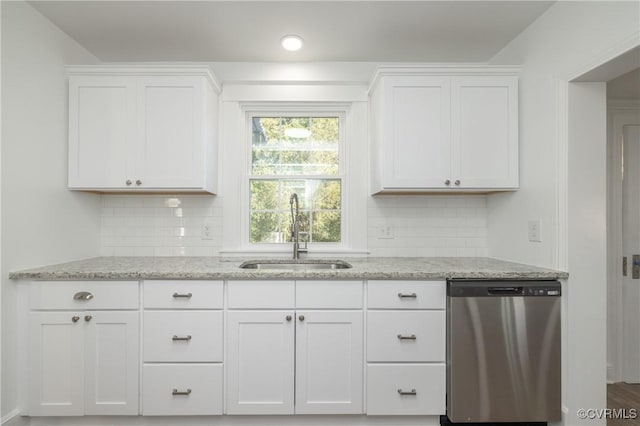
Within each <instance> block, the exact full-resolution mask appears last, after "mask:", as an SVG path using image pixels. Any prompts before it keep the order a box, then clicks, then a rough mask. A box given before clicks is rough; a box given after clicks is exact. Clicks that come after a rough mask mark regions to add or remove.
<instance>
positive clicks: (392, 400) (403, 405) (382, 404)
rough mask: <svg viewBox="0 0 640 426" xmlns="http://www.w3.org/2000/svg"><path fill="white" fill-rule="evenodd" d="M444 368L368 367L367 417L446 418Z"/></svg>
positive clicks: (442, 365)
mask: <svg viewBox="0 0 640 426" xmlns="http://www.w3.org/2000/svg"><path fill="white" fill-rule="evenodd" d="M445 371H446V369H445V365H444V363H441V364H369V365H368V366H367V414H370V415H387V416H391V415H433V414H444V407H445V393H446V388H445V379H446V378H445Z"/></svg>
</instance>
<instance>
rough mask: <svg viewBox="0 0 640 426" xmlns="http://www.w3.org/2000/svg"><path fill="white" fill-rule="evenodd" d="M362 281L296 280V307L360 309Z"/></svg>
mask: <svg viewBox="0 0 640 426" xmlns="http://www.w3.org/2000/svg"><path fill="white" fill-rule="evenodd" d="M362 286H363V284H362V281H297V282H296V308H298V309H362V293H363V291H362Z"/></svg>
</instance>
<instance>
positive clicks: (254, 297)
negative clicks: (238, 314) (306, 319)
mask: <svg viewBox="0 0 640 426" xmlns="http://www.w3.org/2000/svg"><path fill="white" fill-rule="evenodd" d="M227 294H228V299H227V300H228V306H229V309H293V308H294V307H295V294H296V292H295V282H294V281H229V283H228V286H227Z"/></svg>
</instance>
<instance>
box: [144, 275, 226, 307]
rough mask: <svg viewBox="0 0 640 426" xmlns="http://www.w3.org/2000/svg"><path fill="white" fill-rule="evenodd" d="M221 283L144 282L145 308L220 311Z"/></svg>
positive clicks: (185, 281)
mask: <svg viewBox="0 0 640 426" xmlns="http://www.w3.org/2000/svg"><path fill="white" fill-rule="evenodd" d="M222 288H223V284H222V281H187V280H184V281H145V282H144V283H143V285H142V289H143V292H142V294H143V297H144V299H143V303H144V307H145V308H154V309H162V308H167V309H222V292H223V290H222Z"/></svg>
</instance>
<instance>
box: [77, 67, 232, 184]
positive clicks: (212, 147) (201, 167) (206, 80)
mask: <svg viewBox="0 0 640 426" xmlns="http://www.w3.org/2000/svg"><path fill="white" fill-rule="evenodd" d="M69 74H70V78H69V181H68V185H69V188H70V189H81V190H96V191H167V190H177V191H181V192H192V191H195V192H211V193H213V192H215V191H216V180H217V179H216V175H217V170H216V168H215V167H216V154H217V149H216V139H217V137H216V132H217V129H216V122H217V108H218V100H217V96H218V93H219V86H218V85H217V83H216V82H215V79H214V77H213V74H212V73H211V71H210V70H209V69H208V68H207V67H171V68H165V67H160V68H143V69H137V68H113V67H108V68H103V67H80V68H71V69H69Z"/></svg>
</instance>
